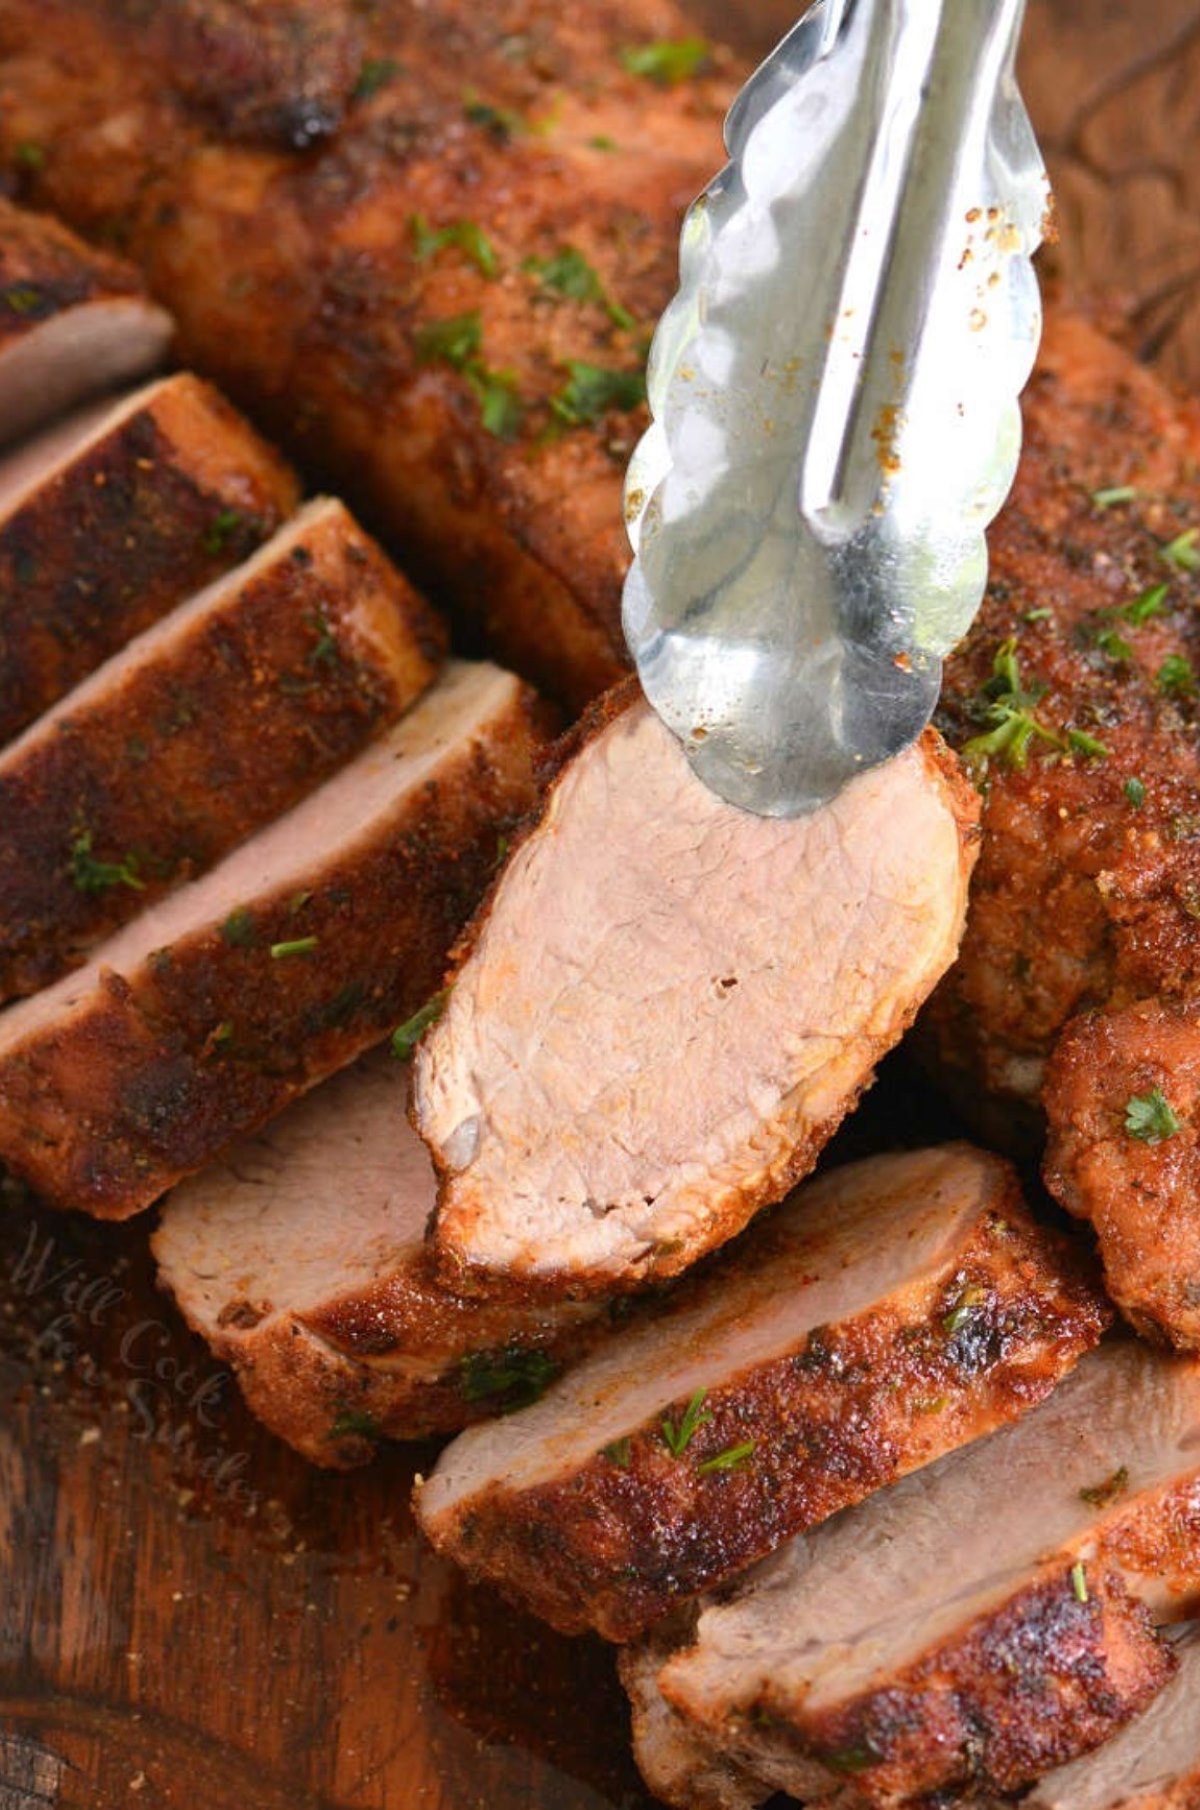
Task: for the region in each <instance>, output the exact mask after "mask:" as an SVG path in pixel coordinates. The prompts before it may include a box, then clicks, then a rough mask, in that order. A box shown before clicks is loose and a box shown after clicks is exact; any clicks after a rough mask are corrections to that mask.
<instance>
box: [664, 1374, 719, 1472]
mask: <svg viewBox="0 0 1200 1810" xmlns="http://www.w3.org/2000/svg"><path fill="white" fill-rule="evenodd" d="M707 1394H708V1390H707V1389H697V1391H696V1393H695V1395H693V1397H692V1399H691V1401H690V1402H689V1403H688V1405H687V1407H686V1408H685V1409H684V1411H683V1418H682V1420H680V1421H679V1423H678V1425H677V1424H676V1423H675V1422H674V1421H673V1420H667V1419H664V1420H663V1423H662V1436H663V1438H664V1440H665V1441H666V1445H667V1450H668V1451H669V1452H670V1454H671V1456H672V1458H682V1457H683V1454H684V1453H685V1452H686V1451H687V1449H688V1447H689V1446H690V1445H691V1443H692V1440H693V1439H694V1438H695V1435H696V1432H697V1429H698V1428H700V1427H702V1426H703V1425H704V1423H705V1421H707V1420H711V1419H712V1415H711V1414H710V1413H709V1412H708V1409H707V1408H706V1407H705V1406H704V1401H705V1397H706V1396H707Z"/></svg>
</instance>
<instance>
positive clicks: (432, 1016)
mask: <svg viewBox="0 0 1200 1810" xmlns="http://www.w3.org/2000/svg"><path fill="white" fill-rule="evenodd" d="M449 998H450V989H449V987H443V989H442V991H441V992H440V993H435V994H434V996H433V998H432V999H428V1000H426V1002H425V1004H424V1005H423V1006H422V1007H421V1010H420V1011H419V1012H414V1013H413V1015H412V1017H411V1018H410V1019H409V1020H408V1022H407V1023H406V1024H402V1025H401V1026H400V1028H399V1029H398V1030H395V1031H393V1032H392V1054H393V1056H395V1057H397V1058H398V1059H399V1060H400V1061H401V1062H407V1061H408V1060H409V1059H410V1057H411V1056H412V1053H413V1051H414V1050H415V1049H416V1047H417V1045H418V1043H420V1041H421V1039H422V1037H423V1036H424V1035H425V1033H426V1031H427V1030H428V1029H429V1027H430V1025H432V1024H436V1023H437V1021H438V1019H439V1018H440V1017H441V1015H442V1013H443V1012H444V1011H445V1010H446V1002H447V1000H448V999H449Z"/></svg>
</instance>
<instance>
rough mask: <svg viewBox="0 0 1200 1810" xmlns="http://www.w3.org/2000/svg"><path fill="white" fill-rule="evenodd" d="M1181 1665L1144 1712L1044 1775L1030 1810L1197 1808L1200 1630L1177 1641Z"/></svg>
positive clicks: (1188, 1631) (1199, 1793)
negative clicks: (1083, 1755) (1091, 1750)
mask: <svg viewBox="0 0 1200 1810" xmlns="http://www.w3.org/2000/svg"><path fill="white" fill-rule="evenodd" d="M1173 1644H1174V1650H1175V1652H1176V1654H1177V1656H1178V1659H1179V1670H1178V1672H1177V1673H1176V1675H1175V1677H1174V1678H1173V1679H1172V1680H1171V1682H1170V1684H1168V1685H1167V1687H1166V1689H1165V1690H1164V1691H1163V1692H1162V1693H1161V1694H1160V1695H1159V1696H1158V1697H1156V1698H1155V1700H1154V1702H1153V1703H1152V1704H1151V1705H1150V1708H1149V1709H1148V1710H1146V1712H1145V1713H1144V1715H1141V1716H1138V1717H1137V1718H1136V1719H1135V1720H1134V1721H1133V1722H1131V1723H1130V1724H1129V1726H1128V1727H1127V1728H1125V1729H1123V1730H1122V1731H1121V1733H1120V1734H1118V1735H1115V1736H1114V1737H1113V1739H1112V1740H1111V1741H1107V1742H1105V1744H1104V1746H1103V1747H1100V1748H1098V1749H1097V1750H1096V1751H1095V1752H1094V1753H1091V1754H1088V1755H1087V1756H1086V1758H1084V1759H1082V1760H1076V1761H1074V1762H1073V1763H1072V1764H1071V1765H1070V1766H1064V1767H1062V1768H1061V1770H1059V1771H1057V1772H1052V1773H1051V1774H1050V1776H1049V1778H1046V1779H1043V1780H1042V1782H1041V1784H1040V1785H1038V1787H1037V1789H1036V1790H1035V1791H1033V1792H1032V1793H1031V1794H1030V1796H1029V1797H1028V1798H1026V1800H1025V1802H1026V1805H1027V1806H1028V1810H1196V1806H1197V1804H1200V1632H1198V1631H1197V1629H1196V1628H1195V1626H1191V1627H1189V1628H1187V1629H1185V1630H1184V1631H1183V1632H1182V1633H1181V1635H1180V1637H1179V1639H1178V1640H1176V1641H1175V1642H1174V1643H1173Z"/></svg>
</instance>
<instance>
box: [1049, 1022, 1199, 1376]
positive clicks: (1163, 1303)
mask: <svg viewBox="0 0 1200 1810" xmlns="http://www.w3.org/2000/svg"><path fill="white" fill-rule="evenodd" d="M1043 1101H1044V1104H1045V1108H1046V1115H1047V1118H1048V1121H1049V1128H1050V1136H1049V1143H1048V1145H1047V1149H1046V1166H1045V1175H1046V1183H1047V1186H1048V1187H1049V1188H1050V1190H1051V1192H1052V1193H1053V1194H1054V1195H1055V1196H1056V1197H1057V1199H1058V1200H1059V1201H1061V1203H1062V1205H1063V1206H1064V1207H1066V1208H1067V1209H1068V1210H1069V1211H1070V1212H1072V1213H1075V1214H1077V1215H1079V1217H1080V1218H1083V1219H1088V1220H1090V1221H1091V1223H1092V1225H1093V1226H1094V1227H1095V1229H1096V1236H1097V1238H1098V1239H1099V1242H1100V1254H1101V1256H1102V1258H1103V1260H1104V1273H1105V1279H1106V1281H1107V1284H1108V1291H1109V1293H1110V1294H1111V1295H1112V1297H1113V1300H1114V1301H1115V1302H1116V1303H1117V1305H1118V1307H1120V1309H1121V1310H1122V1312H1123V1313H1124V1314H1125V1315H1126V1317H1127V1318H1128V1319H1129V1320H1130V1321H1132V1323H1133V1324H1134V1325H1135V1326H1136V1327H1137V1328H1138V1330H1139V1331H1140V1332H1143V1333H1145V1334H1146V1335H1147V1336H1149V1337H1150V1338H1156V1339H1163V1340H1166V1341H1169V1342H1170V1343H1171V1344H1173V1345H1175V1346H1178V1347H1179V1348H1180V1349H1182V1350H1189V1351H1196V1350H1200V1005H1197V1004H1196V1003H1195V1002H1180V1003H1172V1002H1169V1001H1166V1000H1157V999H1154V1000H1145V1001H1142V1002H1141V1003H1140V1004H1138V1005H1133V1006H1127V1007H1126V1008H1125V1009H1124V1010H1123V1011H1103V1012H1095V1013H1089V1014H1086V1015H1084V1016H1083V1017H1080V1018H1077V1019H1075V1020H1074V1021H1073V1022H1072V1023H1071V1024H1070V1025H1068V1027H1067V1029H1066V1030H1065V1031H1064V1033H1063V1035H1062V1037H1061V1038H1060V1039H1059V1042H1058V1044H1057V1047H1056V1048H1055V1051H1054V1055H1053V1056H1052V1057H1051V1060H1050V1064H1049V1067H1048V1069H1047V1073H1046V1085H1045V1088H1044V1091H1043Z"/></svg>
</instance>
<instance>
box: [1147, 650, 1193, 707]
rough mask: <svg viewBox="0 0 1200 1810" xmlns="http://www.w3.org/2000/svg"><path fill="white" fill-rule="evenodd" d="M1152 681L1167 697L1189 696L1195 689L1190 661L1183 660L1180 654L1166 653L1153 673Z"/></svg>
mask: <svg viewBox="0 0 1200 1810" xmlns="http://www.w3.org/2000/svg"><path fill="white" fill-rule="evenodd" d="M1154 683H1155V684H1156V685H1157V686H1158V689H1159V690H1160V691H1165V692H1166V693H1167V695H1168V696H1169V697H1178V698H1190V697H1191V695H1192V693H1193V692H1194V691H1195V689H1196V675H1195V673H1194V672H1193V671H1192V663H1191V661H1190V660H1185V659H1184V657H1183V655H1182V654H1168V655H1167V657H1166V659H1165V660H1164V661H1163V663H1162V665H1161V666H1160V667H1159V669H1158V672H1157V673H1156V674H1155V677H1154Z"/></svg>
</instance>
